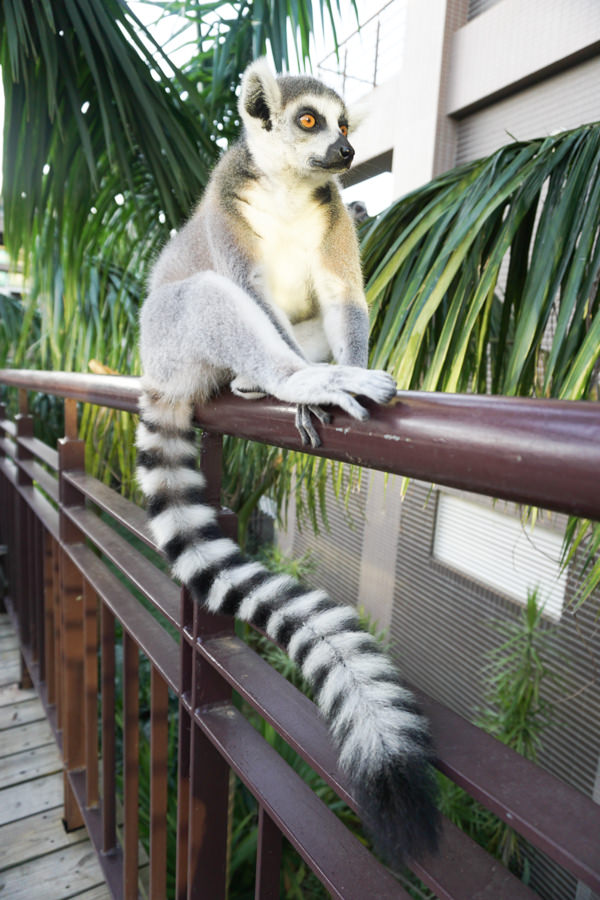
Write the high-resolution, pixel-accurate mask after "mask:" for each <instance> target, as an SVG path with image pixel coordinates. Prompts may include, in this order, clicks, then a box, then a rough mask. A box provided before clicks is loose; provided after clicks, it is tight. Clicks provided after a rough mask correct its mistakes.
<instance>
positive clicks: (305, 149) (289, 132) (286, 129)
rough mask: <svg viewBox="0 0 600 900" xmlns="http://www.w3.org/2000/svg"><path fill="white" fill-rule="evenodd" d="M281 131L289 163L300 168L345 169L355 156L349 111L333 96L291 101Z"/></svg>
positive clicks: (309, 95)
mask: <svg viewBox="0 0 600 900" xmlns="http://www.w3.org/2000/svg"><path fill="white" fill-rule="evenodd" d="M277 127H278V126H277V125H276V126H275V128H277ZM278 130H279V133H280V137H281V140H282V142H283V143H284V144H285V147H286V151H287V156H288V158H289V161H290V163H291V164H292V165H294V167H295V168H297V169H298V170H300V171H305V170H309V171H310V170H315V169H316V170H319V169H320V170H321V171H324V172H330V173H336V172H343V171H345V170H346V169H348V168H349V167H350V165H351V163H352V160H353V159H354V148H353V147H352V145H351V144H350V142H349V141H348V114H347V113H346V109H345V107H344V105H343V104H342V103H341V101H340V100H338V98H337V97H335V96H333V95H322V96H319V95H316V94H306V95H305V96H303V97H301V98H300V100H299V101H295V102H293V103H291V104H289V105H288V106H286V107H285V108H284V110H283V116H282V121H281V123H279V127H278Z"/></svg>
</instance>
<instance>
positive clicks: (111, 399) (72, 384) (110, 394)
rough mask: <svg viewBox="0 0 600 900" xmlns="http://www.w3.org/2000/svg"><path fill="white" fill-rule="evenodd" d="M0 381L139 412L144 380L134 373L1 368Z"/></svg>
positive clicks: (27, 388)
mask: <svg viewBox="0 0 600 900" xmlns="http://www.w3.org/2000/svg"><path fill="white" fill-rule="evenodd" d="M0 383H4V384H8V385H12V386H13V387H19V388H25V389H26V390H29V391H43V392H44V393H46V394H54V395H56V396H58V397H70V398H71V399H72V400H80V401H81V402H82V403H93V404H96V405H98V406H109V407H110V408H111V409H122V410H125V411H127V412H134V413H135V412H137V410H138V397H139V394H140V379H139V378H136V377H134V376H130V375H88V374H83V373H81V372H49V371H44V370H42V369H32V370H29V369H0Z"/></svg>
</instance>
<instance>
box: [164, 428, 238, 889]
mask: <svg viewBox="0 0 600 900" xmlns="http://www.w3.org/2000/svg"><path fill="white" fill-rule="evenodd" d="M221 456H222V439H221V437H220V436H216V435H207V434H205V435H203V439H202V470H203V472H204V475H205V477H206V481H207V486H208V487H207V496H206V501H207V502H209V503H211V504H212V505H214V506H216V507H217V508H220V493H221ZM219 524H220V525H221V528H222V530H223V531H224V532H225V533H227V534H229V535H231V536H234V532H235V517H233V516H232V514H231V513H227V512H225V511H223V512H222V513H221V514H220V515H219ZM181 611H182V615H181V680H182V681H181V686H180V698H181V699H180V735H179V740H180V743H179V798H178V832H177V835H178V841H177V843H178V854H179V858H178V866H177V895H176V896H177V898H178V900H183V898H185V897H187V898H188V900H192V898H194V897H197V896H206V897H211V898H214V900H222V898H225V896H226V893H227V868H228V866H227V862H228V841H229V800H230V772H229V767H228V765H227V763H226V762H225V761H224V760H223V758H222V757H221V756H220V754H219V753H218V751H217V750H216V749H215V748H214V747H213V745H212V744H211V742H210V741H209V739H208V738H207V737H206V736H205V735H204V733H203V732H202V729H201V727H200V726H199V725H198V724H197V723H196V722H195V720H194V713H195V712H196V711H197V710H201V709H203V708H206V707H207V706H211V705H213V704H221V703H225V702H229V701H230V699H231V688H230V687H229V685H228V684H227V683H226V682H225V681H224V680H223V679H222V678H221V677H220V676H219V675H217V673H216V671H215V670H214V669H213V668H212V667H211V666H210V665H209V664H208V663H207V662H206V661H205V660H204V659H203V657H202V656H201V655H200V654H199V653H197V652H196V647H197V644H198V642H199V641H202V640H206V639H207V638H209V637H212V636H214V635H216V634H224V633H227V634H230V633H231V632H232V630H233V622H232V620H231V619H230V618H228V617H225V616H215V615H211V614H210V613H206V612H205V611H203V610H202V609H201V607H200V606H199V605H198V604H196V603H193V602H192V600H191V598H190V595H189V593H188V592H187V590H185V589H183V590H182V604H181ZM207 773H210V774H208V775H207ZM184 804H185V805H186V807H187V809H183V806H184ZM184 853H185V857H184V858H185V859H186V860H187V864H186V865H184V859H182V854H184Z"/></svg>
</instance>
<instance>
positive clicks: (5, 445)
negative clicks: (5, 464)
mask: <svg viewBox="0 0 600 900" xmlns="http://www.w3.org/2000/svg"><path fill="white" fill-rule="evenodd" d="M0 452H2V453H5V454H6V456H9V457H10V458H11V459H13V458H14V457H15V454H16V452H17V445H16V443H15V442H14V441H11V440H10V439H9V438H0Z"/></svg>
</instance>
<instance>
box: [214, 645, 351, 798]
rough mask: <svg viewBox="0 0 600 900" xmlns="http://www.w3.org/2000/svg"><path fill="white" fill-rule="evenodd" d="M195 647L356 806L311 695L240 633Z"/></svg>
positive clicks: (342, 795) (287, 741)
mask: <svg viewBox="0 0 600 900" xmlns="http://www.w3.org/2000/svg"><path fill="white" fill-rule="evenodd" d="M196 649H197V652H199V653H201V654H202V656H204V657H205V659H207V660H208V662H210V664H211V665H212V666H213V667H214V668H215V669H216V670H217V672H219V674H220V675H221V676H222V677H223V678H225V680H226V681H228V682H229V684H230V685H231V686H232V688H233V689H234V690H235V691H237V692H238V693H239V694H240V695H241V696H242V697H243V698H244V700H246V701H247V702H248V703H249V704H250V705H251V706H253V707H254V709H256V711H257V712H258V713H260V715H261V716H262V717H263V718H264V719H265V720H266V721H267V722H269V723H270V724H271V725H272V726H273V727H274V728H275V729H276V730H277V731H278V733H279V734H280V735H281V736H282V737H283V739H284V740H285V741H286V743H288V744H289V745H290V747H292V748H293V749H294V750H295V751H296V752H297V753H298V754H300V756H301V757H302V758H303V759H305V760H306V762H308V763H309V765H310V766H312V768H313V769H314V770H315V771H316V772H318V774H319V775H320V776H321V777H322V778H324V780H325V781H326V782H327V783H328V784H329V785H331V787H333V789H334V790H335V791H336V793H337V794H338V795H339V797H341V799H342V800H343V801H344V802H345V803H347V804H348V805H349V806H352V807H353V808H356V805H355V803H354V799H353V797H352V795H351V793H350V792H349V789H348V786H347V784H346V782H345V780H344V777H343V775H342V773H341V772H340V771H339V769H338V766H337V756H336V753H335V750H334V749H333V746H332V744H331V740H330V737H329V732H328V729H327V726H326V725H325V722H324V721H323V719H322V718H321V717H320V716H319V714H318V713H317V711H316V707H315V705H314V703H312V702H311V701H310V700H309V699H308V697H306V696H305V695H304V694H302V693H301V692H300V691H298V690H297V689H296V688H295V687H294V686H293V685H292V684H290V682H289V681H286V679H285V678H284V677H283V676H282V675H279V674H278V673H277V672H275V671H274V670H273V668H272V666H270V665H269V664H268V663H267V662H266V661H265V660H264V659H262V658H261V657H260V656H258V654H257V653H255V652H254V651H253V650H252V649H251V648H250V647H249V646H248V645H247V644H245V643H244V642H243V641H241V640H240V639H239V638H236V637H234V636H229V635H227V636H225V637H217V638H211V639H210V640H208V641H199V642H198V644H197V645H196ZM274 683H276V684H277V689H276V690H275V689H274Z"/></svg>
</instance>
